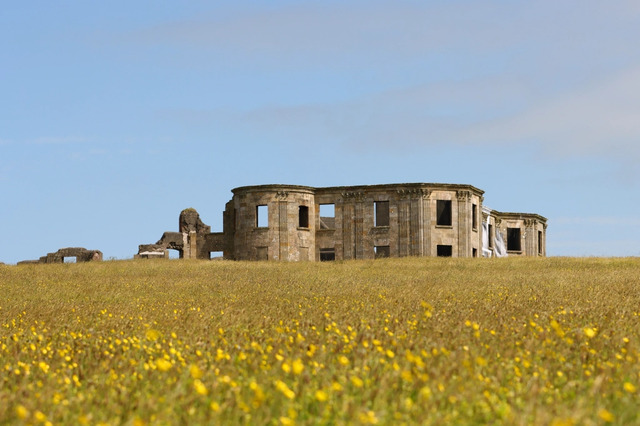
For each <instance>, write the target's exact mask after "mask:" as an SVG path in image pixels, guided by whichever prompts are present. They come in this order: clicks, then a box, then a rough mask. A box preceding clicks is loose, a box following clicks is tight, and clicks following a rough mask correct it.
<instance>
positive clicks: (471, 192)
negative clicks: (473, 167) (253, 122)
mask: <svg viewBox="0 0 640 426" xmlns="http://www.w3.org/2000/svg"><path fill="white" fill-rule="evenodd" d="M233 194H234V196H233V199H232V200H231V201H230V202H229V203H228V204H227V207H226V210H225V220H224V224H225V225H224V226H225V231H224V235H225V237H224V238H225V241H226V244H227V247H228V248H229V250H228V252H225V257H226V258H232V259H237V260H289V261H299V260H316V261H317V260H322V259H329V258H331V259H335V260H345V259H373V258H376V257H387V256H391V257H402V256H451V257H480V256H482V220H483V215H482V210H483V205H482V202H483V194H484V191H482V190H480V189H478V188H475V187H473V186H470V185H454V184H420V183H418V184H392V185H367V186H351V187H329V188H312V187H303V186H294V185H260V186H250V187H241V188H236V189H234V190H233ZM323 205H332V206H333V212H334V214H333V216H332V217H322V215H321V209H322V206H323ZM265 212H266V213H265ZM260 214H263V215H264V214H266V215H267V216H268V220H267V222H265V223H259V220H260V218H259V217H258V216H259V215H260ZM491 220H493V225H494V226H496V225H495V223H496V220H497V221H504V222H505V225H504V226H505V230H502V228H498V227H495V228H494V229H497V230H499V231H500V232H505V233H506V232H507V230H506V228H520V229H521V231H520V232H521V233H520V235H521V238H522V246H521V247H520V249H519V250H515V249H514V250H510V253H512V254H517V255H526V256H538V255H541V256H543V255H545V249H544V245H545V240H546V235H545V233H546V219H545V218H544V217H542V216H539V215H535V214H524V213H499V214H498V212H496V214H495V215H494V216H492V217H491ZM303 221H304V224H303V225H305V226H301V224H302V222H303ZM500 223H501V222H500ZM508 232H509V233H510V235H511V234H514V232H515V231H508ZM506 238H507V237H506V235H505V240H506ZM512 240H513V238H512ZM512 248H513V247H512ZM227 253H229V254H230V255H231V256H228V255H227Z"/></svg>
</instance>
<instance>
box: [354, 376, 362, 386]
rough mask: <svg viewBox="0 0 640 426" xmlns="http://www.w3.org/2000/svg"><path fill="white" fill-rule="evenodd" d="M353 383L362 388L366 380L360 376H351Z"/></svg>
mask: <svg viewBox="0 0 640 426" xmlns="http://www.w3.org/2000/svg"><path fill="white" fill-rule="evenodd" d="M351 383H353V386H355V387H357V388H361V387H362V386H363V385H364V382H363V381H362V379H361V378H360V377H358V376H353V377H352V378H351Z"/></svg>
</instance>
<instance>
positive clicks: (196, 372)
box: [189, 364, 202, 379]
mask: <svg viewBox="0 0 640 426" xmlns="http://www.w3.org/2000/svg"><path fill="white" fill-rule="evenodd" d="M189 373H190V374H191V377H192V378H194V379H201V378H202V370H200V368H199V367H198V366H197V365H195V364H192V365H191V367H189Z"/></svg>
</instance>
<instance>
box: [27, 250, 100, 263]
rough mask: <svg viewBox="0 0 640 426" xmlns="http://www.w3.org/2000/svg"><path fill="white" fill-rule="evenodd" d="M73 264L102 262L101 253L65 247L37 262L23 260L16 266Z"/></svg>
mask: <svg viewBox="0 0 640 426" xmlns="http://www.w3.org/2000/svg"><path fill="white" fill-rule="evenodd" d="M69 259H71V260H73V261H74V262H78V263H80V262H100V261H102V252H101V251H100V250H87V249H86V248H83V247H67V248H61V249H60V250H58V251H56V252H53V253H47V254H46V256H42V257H41V258H40V259H38V260H23V261H22V262H18V265H27V264H34V263H64V262H65V261H67V260H69Z"/></svg>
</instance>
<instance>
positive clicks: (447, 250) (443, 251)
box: [437, 245, 453, 257]
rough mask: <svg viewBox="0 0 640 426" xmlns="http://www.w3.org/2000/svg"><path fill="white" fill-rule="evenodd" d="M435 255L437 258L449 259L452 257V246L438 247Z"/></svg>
mask: <svg viewBox="0 0 640 426" xmlns="http://www.w3.org/2000/svg"><path fill="white" fill-rule="evenodd" d="M437 253H438V257H451V256H453V246H446V245H438V247H437Z"/></svg>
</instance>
